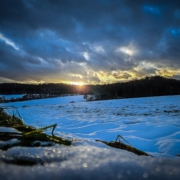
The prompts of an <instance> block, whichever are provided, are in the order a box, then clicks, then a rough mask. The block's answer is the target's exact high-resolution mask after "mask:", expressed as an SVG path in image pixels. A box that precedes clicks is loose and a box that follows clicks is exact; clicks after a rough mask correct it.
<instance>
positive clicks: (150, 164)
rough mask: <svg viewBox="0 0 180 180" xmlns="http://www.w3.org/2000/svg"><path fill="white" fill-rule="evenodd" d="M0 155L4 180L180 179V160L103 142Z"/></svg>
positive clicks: (22, 150) (26, 150)
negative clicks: (120, 148) (101, 143)
mask: <svg viewBox="0 0 180 180" xmlns="http://www.w3.org/2000/svg"><path fill="white" fill-rule="evenodd" d="M0 154H1V156H0V157H1V159H0V177H1V178H2V179H19V180H21V179H27V178H28V179H40V178H42V179H44V180H45V179H87V180H88V179H89V180H90V179H94V178H95V179H108V180H109V179H153V180H154V179H164V180H165V179H177V180H179V177H180V158H178V157H177V158H170V159H169V158H153V157H150V156H137V155H135V154H133V153H130V152H127V151H124V150H119V149H114V148H109V147H105V146H103V145H100V144H99V143H97V144H96V143H88V142H81V143H79V144H75V145H73V146H71V147H66V146H63V145H56V146H53V147H38V148H35V147H34V148H25V147H14V148H11V149H9V150H7V151H5V152H2V151H0ZM22 165H23V166H22ZM24 165H27V166H24ZM9 172H11V173H9Z"/></svg>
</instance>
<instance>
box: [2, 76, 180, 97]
mask: <svg viewBox="0 0 180 180" xmlns="http://www.w3.org/2000/svg"><path fill="white" fill-rule="evenodd" d="M0 94H55V95H67V94H82V95H85V96H86V95H88V94H91V95H94V96H96V97H97V99H115V98H133V97H147V96H164V95H178V94H180V81H179V80H175V79H169V78H164V77H161V76H153V77H146V78H144V79H140V80H133V81H129V82H121V83H114V84H106V85H84V86H77V85H68V84H57V83H47V84H19V83H1V84H0Z"/></svg>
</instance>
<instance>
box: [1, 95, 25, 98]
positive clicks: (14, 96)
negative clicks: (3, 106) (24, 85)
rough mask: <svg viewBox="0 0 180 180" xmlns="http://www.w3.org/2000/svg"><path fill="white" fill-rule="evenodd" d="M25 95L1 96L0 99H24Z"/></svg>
mask: <svg viewBox="0 0 180 180" xmlns="http://www.w3.org/2000/svg"><path fill="white" fill-rule="evenodd" d="M22 96H23V94H12V95H1V94H0V98H1V97H4V98H5V99H11V98H14V99H16V98H22Z"/></svg>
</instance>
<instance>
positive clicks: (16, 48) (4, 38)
mask: <svg viewBox="0 0 180 180" xmlns="http://www.w3.org/2000/svg"><path fill="white" fill-rule="evenodd" d="M0 40H1V41H4V42H5V43H6V44H7V45H9V46H11V47H13V48H14V49H15V50H17V51H18V50H19V47H18V46H17V45H16V44H15V43H14V42H13V41H11V40H10V39H8V38H6V37H5V36H4V35H3V34H1V33H0Z"/></svg>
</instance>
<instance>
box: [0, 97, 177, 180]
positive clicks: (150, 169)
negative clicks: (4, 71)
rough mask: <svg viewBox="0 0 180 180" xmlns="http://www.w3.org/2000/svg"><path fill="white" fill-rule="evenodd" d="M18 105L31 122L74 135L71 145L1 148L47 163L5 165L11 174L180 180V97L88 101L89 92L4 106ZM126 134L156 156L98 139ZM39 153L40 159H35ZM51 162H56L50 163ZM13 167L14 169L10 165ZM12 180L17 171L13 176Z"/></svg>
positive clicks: (5, 155) (10, 155) (13, 155)
mask: <svg viewBox="0 0 180 180" xmlns="http://www.w3.org/2000/svg"><path fill="white" fill-rule="evenodd" d="M0 106H15V107H18V111H19V112H20V114H21V116H22V117H23V119H24V121H25V123H26V124H29V125H33V126H35V127H37V128H38V127H39V128H40V127H43V126H47V125H52V124H55V123H56V124H57V125H58V126H57V128H56V129H55V134H56V135H59V136H63V137H66V138H68V139H73V140H74V143H73V145H72V146H71V147H64V146H57V145H56V146H53V147H46V148H43V147H42V148H20V147H19V148H18V147H16V148H12V149H10V150H8V151H7V152H5V153H4V152H0V153H1V156H2V157H3V158H5V159H6V161H13V159H17V158H31V159H32V160H33V161H38V162H39V161H40V162H41V164H43V165H40V164H38V165H36V166H33V167H26V168H25V167H21V166H14V165H12V164H8V165H7V164H4V163H1V165H0V172H1V171H2V172H3V173H0V174H1V175H2V177H5V178H6V175H7V174H6V173H8V172H7V171H9V170H11V172H14V173H12V176H13V175H17V176H18V173H20V172H21V171H23V173H21V177H19V178H22V179H23V178H25V177H26V176H27V175H28V174H29V173H30V172H31V171H33V173H34V174H33V173H32V174H31V176H29V178H30V179H33V178H35V179H36V178H42V177H43V178H44V179H48V178H49V177H50V176H52V177H53V178H54V179H56V178H57V177H60V178H62V179H72V177H73V179H74V177H75V179H76V178H77V179H92V178H97V179H146V178H148V179H159V178H161V179H179V177H180V158H179V157H178V156H176V155H177V154H180V96H164V97H148V98H134V99H118V100H108V101H91V102H86V101H85V100H84V99H83V96H69V97H59V98H51V99H41V100H31V101H24V102H14V103H6V104H0ZM118 134H120V135H121V136H123V137H124V138H125V139H126V140H127V141H128V142H129V143H130V144H131V145H133V146H134V147H136V148H138V149H140V150H142V151H145V152H147V153H149V154H151V155H153V156H154V157H155V158H152V157H145V156H137V155H134V154H133V153H130V152H127V151H123V150H119V149H114V148H111V147H108V146H106V145H104V144H102V143H100V142H95V141H94V140H95V139H101V140H105V141H113V140H115V138H116V136H117V135H118ZM35 157H38V158H35ZM50 162H51V163H50ZM7 166H8V168H9V169H8V168H7ZM8 177H9V179H10V178H11V175H8Z"/></svg>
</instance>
